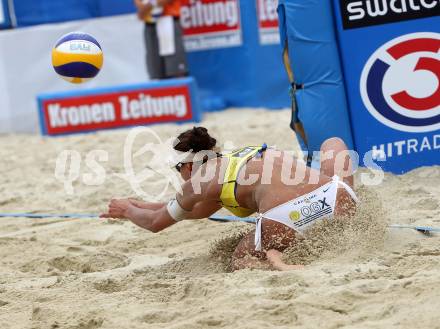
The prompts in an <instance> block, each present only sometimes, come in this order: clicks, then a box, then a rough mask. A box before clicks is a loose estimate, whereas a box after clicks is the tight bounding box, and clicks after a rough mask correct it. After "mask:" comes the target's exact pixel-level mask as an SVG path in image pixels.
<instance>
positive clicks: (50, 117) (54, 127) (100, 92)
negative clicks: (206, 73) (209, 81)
mask: <svg viewBox="0 0 440 329" xmlns="http://www.w3.org/2000/svg"><path fill="white" fill-rule="evenodd" d="M182 80H186V81H182ZM38 102H39V115H40V125H41V132H42V133H43V134H44V135H61V134H71V133H80V132H88V131H96V130H101V129H108V128H120V127H127V126H137V125H148V124H154V123H164V122H186V121H200V119H201V115H200V114H201V113H200V108H199V106H198V100H197V96H196V90H195V84H194V81H193V79H191V78H188V79H179V80H168V81H166V82H155V83H149V84H144V85H136V86H123V87H121V88H117V89H116V88H113V89H94V90H93V89H92V90H87V91H82V92H79V91H76V92H69V93H61V94H51V95H40V96H39V97H38Z"/></svg>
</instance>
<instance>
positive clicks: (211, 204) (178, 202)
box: [100, 181, 221, 232]
mask: <svg viewBox="0 0 440 329" xmlns="http://www.w3.org/2000/svg"><path fill="white" fill-rule="evenodd" d="M182 190H183V192H182V194H178V195H177V197H176V199H172V200H170V202H168V203H164V204H162V205H161V206H160V207H159V206H158V207H157V209H151V208H150V209H146V208H140V207H138V206H135V205H134V204H133V203H132V202H131V201H130V200H129V199H119V200H118V199H113V200H111V201H110V204H109V209H108V212H107V213H105V214H102V215H101V216H100V217H104V218H127V219H129V220H130V221H132V222H133V223H134V224H136V225H138V226H140V227H142V228H144V229H146V230H149V231H151V232H159V231H162V230H163V229H165V228H167V227H169V226H171V225H173V224H175V223H177V222H178V221H181V220H183V219H201V218H207V217H208V216H210V215H212V214H213V213H215V212H216V211H217V210H219V209H220V208H221V206H220V204H219V203H218V201H217V200H216V198H213V197H212V196H211V195H210V193H209V188H208V185H205V186H204V187H203V186H202V188H201V191H200V193H195V192H194V190H193V188H192V184H191V181H188V182H186V183H185V184H184V185H183V187H182Z"/></svg>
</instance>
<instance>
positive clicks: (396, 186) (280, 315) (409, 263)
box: [0, 109, 440, 329]
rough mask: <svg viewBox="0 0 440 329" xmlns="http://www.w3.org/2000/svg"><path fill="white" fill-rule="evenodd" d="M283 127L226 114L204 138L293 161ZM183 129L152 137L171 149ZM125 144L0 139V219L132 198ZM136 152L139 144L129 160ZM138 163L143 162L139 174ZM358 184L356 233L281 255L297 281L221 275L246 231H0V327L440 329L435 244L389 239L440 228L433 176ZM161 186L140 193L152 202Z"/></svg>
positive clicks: (161, 130)
mask: <svg viewBox="0 0 440 329" xmlns="http://www.w3.org/2000/svg"><path fill="white" fill-rule="evenodd" d="M289 117H290V111H289V110H282V111H268V110H264V109H258V110H256V109H252V110H243V109H240V110H233V109H231V110H228V111H225V112H221V113H211V114H206V115H205V117H204V120H203V122H202V125H204V126H206V127H207V128H208V129H209V132H210V133H212V135H214V136H215V137H216V138H217V139H218V142H219V145H220V146H224V143H226V142H228V141H231V142H233V143H235V145H236V146H241V145H247V144H251V145H252V144H260V143H262V142H266V143H267V144H269V145H276V146H277V147H278V148H280V149H288V150H298V149H299V148H298V144H297V142H296V140H295V138H294V135H293V133H292V132H291V131H290V130H289V129H288V127H287V124H286V123H287V122H289ZM231 118H233V119H231ZM226 122H227V125H226ZM189 127H191V125H171V124H166V125H157V126H154V127H153V130H154V132H155V133H157V135H158V136H160V138H161V139H163V140H166V139H167V138H169V137H171V136H175V135H176V134H177V133H178V132H181V131H183V130H185V129H187V128H189ZM128 132H129V130H126V129H123V130H115V131H102V132H98V133H94V134H84V135H74V136H69V137H57V138H42V137H37V136H33V135H4V136H0V156H1V158H2V161H1V162H0V172H1V175H0V212H3V213H6V212H35V213H97V212H100V211H103V210H104V209H105V206H106V205H107V202H108V200H109V199H110V198H111V197H122V196H132V195H134V193H133V191H132V188H131V186H130V184H129V183H128V182H127V181H126V180H124V179H122V178H121V177H119V176H118V174H120V173H121V172H123V145H124V141H125V138H126V136H127V134H128ZM141 146H142V141H141V140H137V141H136V142H135V145H134V148H135V149H137V148H139V147H141ZM66 149H67V150H76V151H77V152H79V154H80V156H81V158H82V159H83V162H81V163H82V166H81V167H80V171H79V178H78V179H77V180H75V181H74V182H73V183H72V186H73V190H74V193H73V194H67V193H66V191H65V190H64V186H63V184H62V182H60V181H59V180H58V179H57V178H56V177H55V175H54V169H55V164H56V159H57V156H58V155H59V153H60V152H61V151H63V150H66ZM96 149H98V150H105V151H107V152H108V154H109V157H108V161H105V162H103V163H102V165H103V167H104V168H105V171H106V179H105V180H104V182H103V183H102V184H100V185H87V184H84V179H83V178H84V175H85V174H87V173H90V168H88V167H87V166H85V165H84V161H85V160H84V159H85V157H86V155H87V154H88V153H89V152H90V151H92V150H96ZM147 157H148V156H147ZM143 164H145V161H143V158H140V159H139V161H137V162H135V164H134V166H135V169H136V170H141V169H142V168H143V167H142V166H143ZM366 172H367V171H366V170H365V169H361V170H359V171H358V172H357V173H356V176H355V181H356V184H355V185H356V190H357V191H358V193H359V195H360V198H361V201H362V206H361V209H360V211H359V213H358V214H357V216H356V218H355V219H356V220H357V222H356V223H352V224H341V223H337V224H333V225H332V224H331V223H327V224H326V225H322V227H319V228H317V229H316V231H315V233H314V234H313V235H311V238H310V239H308V240H304V241H302V242H301V243H300V244H299V246H298V247H296V248H289V249H288V250H286V252H285V258H286V260H290V261H292V262H301V263H303V264H305V265H306V266H305V268H304V269H303V270H298V271H293V272H275V271H263V270H241V271H237V272H230V271H229V270H228V263H227V262H228V259H227V256H228V254H229V253H230V252H231V248H233V245H234V243H236V240H237V234H239V233H238V232H242V231H246V230H248V229H250V228H252V224H245V223H217V222H213V221H209V220H198V221H185V222H182V223H178V224H177V225H174V226H172V227H170V228H168V229H166V230H164V231H162V232H160V233H158V234H153V233H150V232H147V231H145V230H142V229H140V228H138V227H136V226H134V225H133V224H131V223H130V222H128V221H120V220H98V219H88V218H81V219H69V218H67V219H66V218H54V219H28V218H0V324H1V327H2V328H5V329H6V328H8V329H9V328H11V329H22V328H34V329H40V328H41V329H43V328H66V329H94V328H200V329H202V328H268V327H270V328H292V327H298V328H317V327H320V328H390V327H393V328H436V327H439V323H438V320H439V316H438V309H439V308H440V299H439V298H438V296H439V293H438V291H437V289H439V288H440V270H439V268H440V244H439V243H440V234H436V233H433V234H431V235H429V236H427V235H423V234H421V233H418V232H416V231H414V230H410V229H389V228H388V227H387V226H388V225H389V224H394V223H400V224H411V225H428V226H440V197H439V196H440V167H438V166H434V167H425V168H419V169H416V170H413V171H411V172H409V173H407V174H405V175H401V176H396V175H392V174H388V173H385V177H384V180H383V183H382V184H380V185H378V186H372V187H371V186H370V187H365V186H361V185H359V184H358V182H359V177H360V174H361V173H366ZM159 179H161V178H160V177H159V176H152V177H150V178H148V180H147V181H145V182H143V183H142V188H143V189H144V190H145V191H147V192H149V193H160V192H161V190H160V189H161V188H163V186H162V184H159V183H158V181H159ZM155 183H156V184H155ZM173 193H175V192H173V190H172V189H168V190H167V191H166V192H165V193H164V195H163V200H164V201H165V200H167V199H168V198H170V197H171V196H172V195H173Z"/></svg>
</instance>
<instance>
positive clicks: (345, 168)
mask: <svg viewBox="0 0 440 329" xmlns="http://www.w3.org/2000/svg"><path fill="white" fill-rule="evenodd" d="M321 174H324V175H326V176H329V177H333V176H334V175H338V176H339V177H340V178H342V180H343V181H344V182H345V183H347V184H348V185H349V186H351V187H353V164H352V161H351V158H350V155H349V153H348V148H347V145H345V143H344V141H343V140H342V139H340V138H337V137H333V138H329V139H327V140H326V141H325V142H324V143H322V145H321Z"/></svg>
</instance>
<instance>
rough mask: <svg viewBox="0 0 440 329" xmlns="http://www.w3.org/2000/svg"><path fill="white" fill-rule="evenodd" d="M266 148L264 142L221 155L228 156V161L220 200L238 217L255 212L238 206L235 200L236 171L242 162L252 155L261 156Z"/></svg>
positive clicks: (237, 171) (244, 162)
mask: <svg viewBox="0 0 440 329" xmlns="http://www.w3.org/2000/svg"><path fill="white" fill-rule="evenodd" d="M266 149H267V145H266V144H263V145H262V146H246V147H243V148H241V149H238V150H235V151H233V152H232V153H228V154H223V155H222V157H225V158H228V159H229V162H228V167H227V168H226V172H225V177H224V178H223V187H222V192H221V194H220V201H221V203H222V205H223V207H224V208H226V209H228V210H229V211H230V212H231V213H233V214H234V215H236V216H238V217H247V216H249V215H251V214H253V213H254V212H255V211H254V210H252V209H247V208H244V207H240V205H239V204H238V202H237V199H236V197H235V191H236V189H237V176H238V173H239V171H240V169H241V167H243V165H244V164H246V163H247V162H248V161H249V160H250V159H252V158H253V157H254V156H257V155H258V156H261V155H262V153H263V152H264V151H266Z"/></svg>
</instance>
